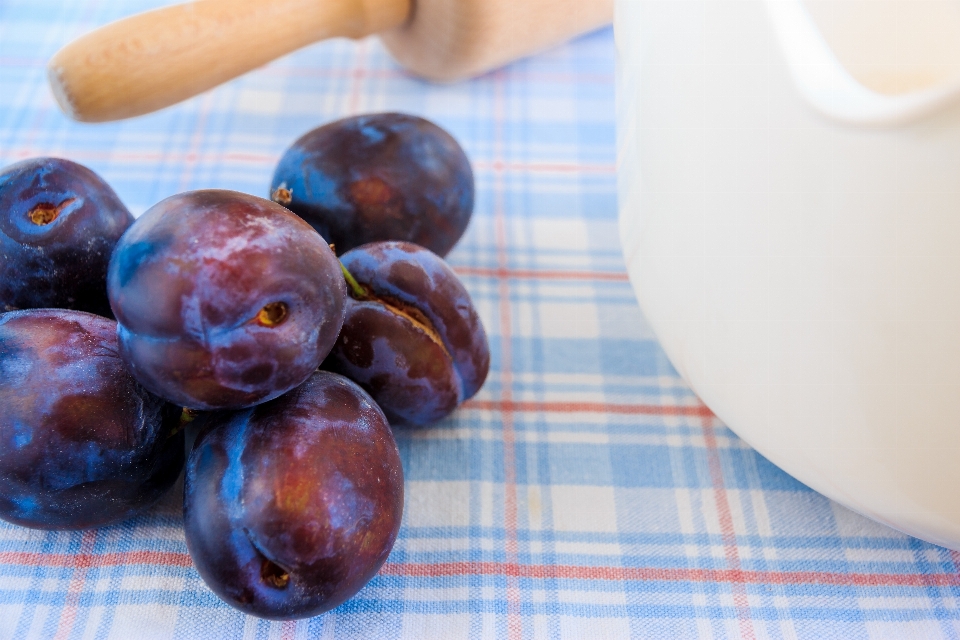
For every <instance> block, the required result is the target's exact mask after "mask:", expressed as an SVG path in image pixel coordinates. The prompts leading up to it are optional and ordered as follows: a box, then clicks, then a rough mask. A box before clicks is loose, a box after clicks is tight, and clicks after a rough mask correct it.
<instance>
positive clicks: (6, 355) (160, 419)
mask: <svg viewBox="0 0 960 640" xmlns="http://www.w3.org/2000/svg"><path fill="white" fill-rule="evenodd" d="M0 408H2V411H0V518H3V519H4V520H7V521H9V522H12V523H14V524H19V525H23V526H26V527H36V528H41V529H85V528H88V527H99V526H103V525H108V524H112V523H115V522H120V521H121V520H125V519H127V518H129V517H131V516H133V515H135V514H137V513H139V512H141V511H143V510H144V509H146V508H147V507H149V506H150V505H152V504H153V503H154V502H156V501H157V500H158V499H159V498H160V496H162V495H163V493H164V492H166V491H167V489H169V488H170V487H171V486H172V485H173V483H174V482H175V481H176V479H177V477H178V476H179V475H180V470H181V469H182V468H183V459H184V453H183V446H184V443H183V432H182V431H181V430H180V429H179V427H180V414H181V410H180V407H176V406H174V405H171V404H168V403H166V402H164V401H163V400H161V399H160V398H158V397H156V396H154V395H153V394H151V393H150V392H148V391H147V390H146V389H144V388H143V387H142V386H140V385H139V384H137V381H136V380H134V378H133V376H131V375H130V374H129V373H128V372H127V370H126V368H125V367H124V365H123V362H122V361H121V360H120V357H119V355H118V354H117V323H116V322H114V321H113V320H109V319H107V318H102V317H100V316H96V315H93V314H90V313H85V312H82V311H67V310H61V309H29V310H23V311H11V312H8V313H4V314H0Z"/></svg>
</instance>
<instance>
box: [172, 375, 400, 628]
mask: <svg viewBox="0 0 960 640" xmlns="http://www.w3.org/2000/svg"><path fill="white" fill-rule="evenodd" d="M204 419H205V423H204V425H203V427H202V431H201V434H200V436H199V437H198V439H197V442H196V444H195V445H194V448H193V451H192V452H191V453H190V456H189V459H188V462H187V470H186V475H185V480H184V530H185V532H186V541H187V548H188V549H189V551H190V555H191V557H192V558H193V561H194V563H195V564H196V567H197V570H198V571H199V572H200V575H201V576H202V577H203V579H204V581H205V582H206V583H207V585H208V586H209V587H210V588H211V589H212V590H213V591H214V592H215V593H216V594H217V595H218V596H219V597H220V598H222V599H223V600H225V601H226V602H227V603H228V604H230V605H232V606H234V607H236V608H238V609H240V610H241V611H243V612H245V613H249V614H252V615H255V616H259V617H262V618H271V619H278V620H281V619H295V618H304V617H309V616H314V615H317V614H320V613H323V612H324V611H328V610H330V609H333V608H334V607H337V606H338V605H340V604H341V603H343V602H344V601H346V600H347V599H348V598H350V597H352V596H353V595H354V594H356V593H357V592H358V591H359V590H360V589H361V588H362V587H363V586H364V585H365V584H366V583H367V582H368V581H369V580H370V579H371V578H372V577H373V576H374V575H375V574H376V572H377V571H378V570H379V569H380V567H381V566H382V565H383V563H384V561H385V560H386V559H387V556H388V555H389V553H390V550H391V549H392V547H393V543H394V541H395V540H396V537H397V533H398V531H399V528H400V520H401V516H402V513H403V469H402V467H401V463H400V453H399V451H398V450H397V445H396V442H395V441H394V439H393V434H392V433H391V431H390V426H389V424H388V423H387V420H386V417H385V416H384V415H383V413H382V412H381V411H380V409H379V408H378V407H377V405H376V404H375V403H374V402H373V400H372V399H371V398H370V397H369V396H368V395H367V394H366V393H365V392H364V391H363V390H362V389H360V387H358V386H357V385H356V384H354V383H353V382H351V381H349V380H347V379H346V378H344V377H342V376H338V375H336V374H332V373H328V372H323V371H318V372H316V373H315V374H314V375H313V376H311V378H310V379H309V380H307V382H305V383H304V384H303V385H301V386H300V387H298V388H296V389H294V390H293V391H291V392H289V393H287V394H285V395H283V396H281V397H280V398H277V399H276V400H272V401H270V402H268V403H265V404H261V405H258V406H256V407H253V408H251V409H246V410H244V411H233V412H227V411H223V412H216V413H213V414H209V415H208V416H206V417H205V418H204Z"/></svg>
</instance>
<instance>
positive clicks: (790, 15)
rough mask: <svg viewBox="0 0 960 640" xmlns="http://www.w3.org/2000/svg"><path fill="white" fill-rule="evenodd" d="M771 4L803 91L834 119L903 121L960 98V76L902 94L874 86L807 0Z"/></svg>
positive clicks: (874, 123)
mask: <svg viewBox="0 0 960 640" xmlns="http://www.w3.org/2000/svg"><path fill="white" fill-rule="evenodd" d="M765 4H766V6H767V12H768V15H769V16H770V20H771V22H772V23H773V27H774V31H775V33H776V35H777V37H778V39H779V41H780V47H781V50H782V51H783V54H784V57H785V58H786V62H787V67H788V68H789V69H790V74H791V76H792V77H793V81H794V84H795V85H796V87H797V89H798V91H799V92H800V95H801V96H803V98H804V100H805V101H806V102H807V104H809V105H810V106H811V107H812V108H813V109H814V110H816V111H817V112H819V113H820V114H822V115H824V116H826V117H827V118H830V119H831V120H835V121H838V122H841V123H843V124H851V125H856V126H863V127H896V126H902V125H905V124H909V123H911V122H915V121H917V120H920V119H922V118H924V117H926V116H928V115H931V114H932V113H934V112H936V111H938V110H940V109H941V108H943V107H946V106H948V105H950V104H952V103H954V102H956V101H957V100H958V98H960V78H954V79H952V80H950V81H949V82H946V83H943V84H940V85H937V86H933V87H930V88H928V89H923V90H920V91H914V92H910V93H904V94H899V95H885V94H882V93H878V92H876V91H873V90H871V89H868V88H867V87H865V86H863V85H862V84H861V83H860V82H858V81H857V80H856V79H855V78H854V77H853V76H852V75H850V73H849V72H848V71H847V70H846V68H844V66H843V65H842V64H841V63H840V61H839V60H838V59H837V56H836V55H835V54H834V53H833V50H832V49H831V48H830V45H829V44H827V41H826V40H825V39H824V37H823V34H822V33H821V32H820V29H819V28H818V27H817V25H816V23H815V22H814V21H813V18H812V16H811V15H810V13H809V12H808V11H807V9H806V8H805V7H804V6H803V4H802V2H801V0H766V2H765Z"/></svg>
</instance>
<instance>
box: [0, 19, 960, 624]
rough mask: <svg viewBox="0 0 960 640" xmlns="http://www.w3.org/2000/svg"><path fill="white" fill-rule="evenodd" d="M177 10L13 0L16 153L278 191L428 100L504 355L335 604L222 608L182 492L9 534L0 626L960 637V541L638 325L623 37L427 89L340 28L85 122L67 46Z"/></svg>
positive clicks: (139, 185) (4, 137)
mask: <svg viewBox="0 0 960 640" xmlns="http://www.w3.org/2000/svg"><path fill="white" fill-rule="evenodd" d="M156 4H157V2H156V1H155V0H128V1H125V2H119V1H118V2H111V3H106V2H100V1H98V0H89V1H86V2H79V1H74V2H70V3H62V2H58V1H56V0H2V1H0V164H2V165H6V164H9V163H11V162H14V161H16V160H20V159H22V158H27V157H31V156H37V155H58V156H64V157H67V158H70V159H73V160H76V161H79V162H81V163H84V164H86V165H88V166H90V167H91V168H93V169H94V170H95V171H97V172H98V173H100V174H101V175H102V176H103V177H105V178H106V179H107V180H108V182H110V183H111V184H112V185H113V186H114V187H115V188H116V190H117V191H118V192H119V194H120V196H121V197H122V199H123V200H124V201H125V202H126V203H127V204H128V206H130V208H131V209H132V210H133V211H134V213H136V214H139V213H141V212H142V211H144V210H145V209H146V208H147V207H149V206H150V205H152V204H153V203H155V202H157V201H158V200H160V199H161V198H163V197H166V196H168V195H171V194H173V193H176V192H179V191H183V190H187V189H194V188H202V187H219V188H230V189H237V190H240V191H246V192H249V193H254V194H258V195H266V192H267V188H268V184H269V179H270V176H271V174H272V171H273V165H274V163H275V162H276V160H277V159H278V157H279V155H280V153H281V152H282V151H283V149H284V148H285V147H286V146H287V145H288V144H290V143H291V142H292V141H293V140H294V139H295V138H296V137H297V136H299V135H300V134H302V133H303V132H305V131H307V130H308V129H311V128H313V127H315V126H317V125H319V124H320V123H323V122H326V121H329V120H331V119H334V118H337V117H341V116H345V115H349V114H354V113H360V112H368V111H382V110H398V111H405V112H411V113H416V114H422V115H424V116H426V117H428V118H431V119H433V120H435V121H436V122H438V123H440V124H441V125H443V126H444V127H446V128H447V129H449V130H450V131H451V132H452V133H453V134H454V135H455V136H456V137H457V138H458V139H459V140H460V141H461V142H462V144H463V145H464V147H465V148H466V150H467V152H468V154H469V155H470V157H471V158H472V160H473V163H474V167H475V169H476V178H477V188H478V190H477V194H478V195H477V206H476V212H475V214H474V217H473V221H472V222H471V224H470V228H469V230H468V232H467V234H466V236H465V237H464V238H463V240H461V242H460V244H459V245H458V246H457V247H456V249H455V250H454V251H453V252H452V254H451V255H450V261H451V262H452V264H453V265H454V267H455V268H456V269H457V271H458V272H459V273H460V275H461V276H462V278H463V280H464V282H465V283H466V286H467V288H468V289H469V291H470V292H471V294H472V296H473V298H474V301H475V302H476V304H477V306H478V308H479V310H480V312H481V314H482V316H483V319H484V321H485V324H486V327H487V330H488V333H489V335H490V340H491V347H492V351H493V364H492V370H491V374H490V377H489V379H488V380H487V383H486V385H485V386H484V388H483V389H482V390H481V392H480V393H479V395H478V396H477V397H476V398H474V399H473V400H471V401H469V402H468V403H467V404H466V406H464V407H463V408H462V409H461V410H459V411H458V412H457V413H456V414H455V415H454V416H453V417H452V418H450V419H448V420H446V421H444V422H442V423H440V424H438V425H436V426H435V427H433V428H430V429H424V430H418V431H399V432H398V433H397V437H398V441H399V445H400V450H401V453H402V457H403V464H404V469H405V472H406V481H407V484H406V495H407V504H406V507H405V513H404V526H403V528H402V529H401V532H400V537H399V540H398V541H397V545H396V547H395V548H394V551H393V553H392V555H391V556H390V559H389V560H388V562H387V564H386V565H385V566H384V568H383V570H382V571H381V572H380V574H379V575H378V576H377V577H376V578H375V579H374V580H373V581H372V582H371V583H370V584H369V585H368V586H367V587H366V588H365V589H364V590H363V591H361V592H360V594H359V595H358V596H357V597H355V598H353V599H352V600H350V601H349V602H347V603H346V604H344V605H343V606H341V607H340V608H339V609H337V610H335V611H333V612H331V613H329V614H326V615H323V616H319V617H317V618H313V619H310V620H303V621H299V622H296V623H294V622H288V623H278V622H267V621H263V620H258V619H256V618H252V617H247V616H244V615H242V614H240V613H237V612H236V611H234V610H233V609H231V608H229V607H228V606H226V605H225V604H223V603H221V602H220V601H218V600H217V598H216V597H215V596H214V595H213V594H212V593H211V592H210V591H209V590H207V589H206V587H205V586H204V584H203V582H202V581H201V580H200V578H199V576H198V575H197V573H196V571H195V570H194V569H193V566H192V563H191V561H190V557H189V556H188V555H187V551H186V546H185V544H184V539H183V533H182V530H181V515H180V497H179V494H178V492H177V491H174V492H172V493H171V494H170V495H169V496H168V497H167V498H166V499H165V500H164V501H163V503H162V504H161V505H159V506H158V507H157V508H155V509H153V510H152V511H150V512H149V513H147V514H146V515H143V516H141V517H139V518H137V519H136V520H133V521H130V522H127V523H125V524H122V525H119V526H114V527H110V528H106V529H100V530H96V531H87V532H77V533H71V532H56V533H46V532H39V531H30V530H27V529H22V528H18V527H14V526H9V525H4V524H0V639H7V638H42V639H47V638H56V639H58V640H59V639H74V638H75V639H80V638H90V639H96V640H101V639H108V638H110V639H114V638H115V639H119V640H129V639H138V638H164V639H165V638H181V639H184V638H202V639H203V640H210V639H215V638H223V639H231V640H232V639H236V638H250V639H254V638H257V639H259V638H363V639H364V640H374V639H379V638H411V639H432V638H442V639H455V638H471V639H473V638H509V639H519V638H564V639H567V638H569V639H575V638H584V639H587V638H589V639H591V640H594V639H602V638H608V639H620V638H671V639H672V638H694V637H699V638H784V639H789V638H815V639H822V638H842V639H844V640H847V639H854V638H897V639H901V638H924V639H926V638H958V637H960V624H958V619H960V612H958V605H960V577H958V573H957V568H958V562H960V556H958V555H956V554H954V553H951V552H949V551H947V550H945V549H941V548H938V547H934V546H932V545H929V544H925V543H923V542H920V541H918V540H915V539H912V538H909V537H907V536H904V535H902V534H899V533H897V532H895V531H893V530H891V529H887V528H885V527H882V526H880V525H877V524H874V523H872V522H870V521H867V520H865V519H863V518H861V517H860V516H857V515H855V514H853V513H851V512H850V511H847V510H845V509H843V508H842V507H839V506H837V505H836V504H834V503H831V502H830V501H829V500H827V499H825V498H823V497H822V496H820V495H818V494H816V493H814V492H812V491H810V490H809V489H808V488H806V487H804V486H803V485H801V484H799V483H797V482H796V481H794V480H792V479H791V478H790V477H788V476H787V475H785V474H784V473H782V472H780V471H779V470H778V469H776V468H774V467H773V466H772V465H771V464H770V463H769V462H767V461H766V460H765V459H764V458H762V457H761V456H759V455H758V454H757V453H756V452H754V451H753V450H751V449H750V448H749V447H748V446H746V445H745V444H744V443H743V442H742V441H740V440H739V439H738V438H737V437H736V436H735V435H734V434H732V433H731V432H730V431H729V430H727V429H726V428H725V427H724V426H723V425H722V424H720V423H719V422H718V421H717V420H716V419H715V418H714V417H713V416H712V415H711V414H710V412H709V411H707V410H706V409H705V408H704V407H703V406H702V405H701V404H700V403H699V402H698V400H697V398H696V397H695V396H694V395H693V393H692V392H691V391H690V390H689V389H687V387H686V386H685V385H684V384H683V382H682V381H681V380H680V379H679V377H678V376H677V374H676V373H675V371H674V370H673V369H672V368H671V366H670V364H669V363H668V362H667V360H666V358H665V357H664V355H663V352H662V351H661V350H660V348H659V347H658V345H657V343H656V341H655V339H654V337H653V336H652V335H651V333H650V330H649V328H648V327H647V325H646V324H645V323H644V320H643V318H642V317H641V314H640V310H639V309H638V307H637V304H636V302H635V301H634V298H633V295H632V292H631V289H630V285H629V283H628V282H627V278H626V275H625V273H624V266H623V262H622V258H621V255H620V247H619V244H618V240H617V234H616V228H617V226H616V201H615V175H614V124H613V123H614V113H613V111H614V106H613V93H614V87H613V63H614V60H613V43H612V34H611V32H610V31H602V32H599V33H596V34H593V35H591V36H588V37H585V38H582V39H580V40H579V41H577V42H575V43H572V44H570V45H567V46H564V47H562V48H559V49H557V50H554V51H552V52H549V53H547V54H545V55H542V56H539V57H537V58H535V59H531V60H526V61H523V62H520V63H517V64H515V65H513V66H511V67H509V68H507V69H504V70H501V71H498V72H495V73H492V74H490V75H487V76H485V77H483V78H480V79H477V80H474V81H472V82H468V83H461V84H457V85H453V86H435V85H429V84H424V83H422V82H419V81H417V80H414V79H412V78H410V77H408V76H407V75H405V74H404V73H403V72H402V71H401V70H400V69H399V68H398V67H397V66H396V65H395V64H394V63H393V62H391V61H390V59H389V58H388V56H387V55H386V54H385V53H384V51H383V49H382V48H381V46H380V45H379V43H378V42H377V41H376V40H366V41H362V42H359V43H351V42H346V41H337V42H329V43H326V44H323V45H319V46H314V47H310V48H308V49H306V50H304V51H301V52H299V53H297V54H295V55H292V56H290V57H287V58H285V59H283V60H281V61H278V62H276V63H274V64H271V65H269V66H268V67H267V68H265V69H261V70H259V71H256V72H254V73H251V74H249V75H247V76H246V77H244V78H241V79H239V80H237V81H235V82H233V83H230V84H228V85H226V86H224V87H221V88H219V89H217V90H215V91H213V92H210V93H207V94H205V95H203V96H200V97H198V98H196V99H194V100H191V101H189V102H187V103H185V104H182V105H179V106H177V107H174V108H171V109H168V110H166V111H163V112H162V113H158V114H154V115H150V116H146V117H143V118H138V119H135V120H131V121H128V122H121V123H115V124H105V125H96V126H90V125H79V124H75V123H72V122H69V121H68V120H67V119H66V118H65V117H64V116H62V115H61V114H60V113H59V111H58V110H57V108H56V107H55V106H54V104H53V101H52V99H51V97H50V94H49V92H48V90H47V88H46V84H45V80H44V64H45V61H46V59H47V58H48V57H49V56H50V55H51V54H52V53H53V52H54V51H55V50H56V49H57V48H58V47H59V46H60V45H62V44H63V43H64V42H66V41H68V40H69V39H71V38H73V37H75V36H77V35H79V34H80V33H82V32H84V31H86V30H88V29H90V28H92V27H94V26H96V25H99V24H102V23H104V22H106V21H108V20H112V19H115V18H118V17H120V16H122V15H126V14H129V13H132V12H134V11H139V10H142V9H146V8H150V6H151V5H156ZM0 410H2V409H0Z"/></svg>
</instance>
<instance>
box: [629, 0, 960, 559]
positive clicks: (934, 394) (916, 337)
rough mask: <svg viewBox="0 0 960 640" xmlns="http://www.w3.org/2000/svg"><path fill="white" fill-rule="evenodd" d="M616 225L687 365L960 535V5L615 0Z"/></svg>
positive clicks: (731, 418) (936, 536) (702, 390)
mask: <svg viewBox="0 0 960 640" xmlns="http://www.w3.org/2000/svg"><path fill="white" fill-rule="evenodd" d="M615 24H616V39H617V47H618V54H619V70H618V74H619V75H618V92H619V94H618V124H619V133H618V135H619V158H618V164H619V179H620V226H621V241H622V244H623V251H624V255H625V258H626V261H627V268H628V270H629V273H630V279H631V282H632V283H633V286H634V288H635V289H636V292H637V296H638V299H639V301H640V304H641V307H642V308H643V310H644V312H645V314H646V316H647V318H648V320H649V322H650V323H651V325H652V327H653V329H654V331H655V332H656V334H657V336H658V338H659V339H660V341H661V343H662V345H663V348H664V349H665V350H666V352H667V354H668V355H669V357H670V359H671V361H672V362H673V364H674V365H675V366H676V368H677V369H678V371H679V372H680V373H681V375H683V376H684V378H685V379H686V380H687V381H688V383H689V384H690V385H691V386H692V387H693V389H694V390H695V391H696V392H697V393H698V394H699V395H700V397H701V398H702V399H703V401H704V402H705V403H706V404H707V405H708V406H709V407H710V408H711V409H712V410H713V411H714V412H715V413H716V414H717V416H718V417H719V418H721V419H722V420H723V421H724V422H725V423H726V424H728V425H729V426H730V428H732V429H733V430H734V431H736V432H737V433H738V434H739V435H740V436H742V437H743V438H744V439H745V440H746V441H747V442H749V443H750V444H751V445H752V446H754V447H756V449H757V450H758V451H759V452H760V453H762V454H763V455H764V456H766V457H768V458H769V459H770V460H771V461H772V462H774V463H775V464H777V465H778V466H780V467H781V468H783V469H784V470H786V471H787V472H788V473H790V474H792V475H794V476H795V477H797V478H798V479H799V480H801V481H802V482H804V483H806V484H808V485H809V486H811V487H813V488H814V489H816V490H818V491H820V492H822V493H824V494H826V495H827V496H829V497H830V498H833V499H835V500H837V501H838V502H840V503H842V504H844V505H846V506H848V507H850V508H852V509H854V510H856V511H859V512H860V513H863V514H865V515H867V516H869V517H872V518H874V519H876V520H879V521H881V522H884V523H887V524H889V525H891V526H893V527H896V528H898V529H900V530H902V531H905V532H907V533H910V534H912V535H915V536H918V537H920V538H924V539H926V540H929V541H931V542H934V543H937V544H941V545H944V546H946V547H950V548H953V549H960V0H957V1H944V0H735V1H731V0H617V6H616V18H615Z"/></svg>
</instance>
